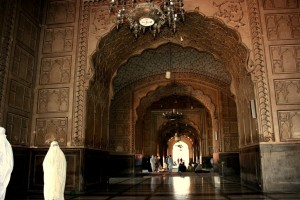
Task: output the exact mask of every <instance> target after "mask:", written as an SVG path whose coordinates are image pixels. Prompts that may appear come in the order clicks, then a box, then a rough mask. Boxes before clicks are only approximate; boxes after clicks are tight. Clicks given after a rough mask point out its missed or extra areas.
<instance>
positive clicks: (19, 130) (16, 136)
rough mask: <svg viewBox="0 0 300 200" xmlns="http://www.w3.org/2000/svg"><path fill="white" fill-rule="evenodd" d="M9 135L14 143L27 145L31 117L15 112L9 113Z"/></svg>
mask: <svg viewBox="0 0 300 200" xmlns="http://www.w3.org/2000/svg"><path fill="white" fill-rule="evenodd" d="M6 128H7V137H8V139H9V141H10V142H11V143H12V144H19V145H26V144H27V138H28V131H29V119H28V118H26V117H23V116H19V115H16V114H13V113H8V114H7V127H6Z"/></svg>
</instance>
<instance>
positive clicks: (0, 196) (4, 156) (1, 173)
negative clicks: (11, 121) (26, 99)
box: [0, 127, 14, 200]
mask: <svg viewBox="0 0 300 200" xmlns="http://www.w3.org/2000/svg"><path fill="white" fill-rule="evenodd" d="M13 167H14V157H13V151H12V148H11V145H10V143H9V142H8V140H7V138H6V135H5V129H4V128H3V127H0V200H4V199H5V194H6V188H7V185H8V183H9V181H10V175H11V173H12V170H13Z"/></svg>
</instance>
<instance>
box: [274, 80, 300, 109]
mask: <svg viewBox="0 0 300 200" xmlns="http://www.w3.org/2000/svg"><path fill="white" fill-rule="evenodd" d="M274 87H275V95H276V103H277V104H279V105H280V104H300V80H299V79H290V80H289V79H287V80H275V81H274Z"/></svg>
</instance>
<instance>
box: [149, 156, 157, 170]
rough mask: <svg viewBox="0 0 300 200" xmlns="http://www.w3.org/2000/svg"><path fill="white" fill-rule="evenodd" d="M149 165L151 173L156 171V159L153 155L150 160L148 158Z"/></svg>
mask: <svg viewBox="0 0 300 200" xmlns="http://www.w3.org/2000/svg"><path fill="white" fill-rule="evenodd" d="M150 164H151V169H152V172H155V171H156V169H155V164H156V158H155V156H154V155H152V156H151V158H150Z"/></svg>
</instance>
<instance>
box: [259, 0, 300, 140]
mask: <svg viewBox="0 0 300 200" xmlns="http://www.w3.org/2000/svg"><path fill="white" fill-rule="evenodd" d="M260 5H261V4H260ZM261 7H262V8H263V9H262V10H261V21H262V22H265V23H264V24H263V26H262V28H263V30H264V31H265V32H266V33H267V34H266V35H264V37H263V40H264V44H265V49H266V63H267V69H268V71H269V74H268V76H269V77H270V78H269V80H270V95H271V98H272V99H274V101H273V102H272V109H273V119H274V127H275V128H276V129H275V133H276V134H275V139H276V142H291V141H297V140H299V139H300V138H299V136H297V127H293V128H292V126H293V125H292V124H293V123H294V122H295V121H294V120H295V119H296V120H297V110H299V108H300V90H299V88H300V85H299V84H300V81H299V77H300V70H299V69H300V47H299V45H300V29H299V27H300V13H299V8H300V5H299V1H298V0H293V1H287V0H278V1H270V0H269V1H267V0H266V1H263V5H261ZM287 127H289V128H287Z"/></svg>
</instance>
